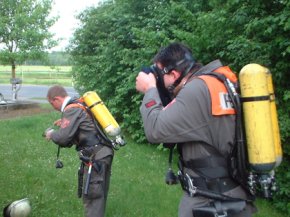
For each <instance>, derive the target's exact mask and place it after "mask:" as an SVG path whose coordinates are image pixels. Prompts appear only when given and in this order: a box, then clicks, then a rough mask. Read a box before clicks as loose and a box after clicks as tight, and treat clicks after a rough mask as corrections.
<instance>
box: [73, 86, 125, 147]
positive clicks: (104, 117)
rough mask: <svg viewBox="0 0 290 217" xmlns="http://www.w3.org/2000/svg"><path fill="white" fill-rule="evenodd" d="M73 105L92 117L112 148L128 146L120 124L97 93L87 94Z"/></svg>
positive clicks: (97, 129)
mask: <svg viewBox="0 0 290 217" xmlns="http://www.w3.org/2000/svg"><path fill="white" fill-rule="evenodd" d="M73 103H76V104H79V105H80V106H81V107H82V108H84V109H85V110H86V112H87V113H88V114H89V115H90V116H91V118H92V120H93V123H94V125H95V128H96V131H97V132H98V133H99V135H100V136H101V138H102V139H103V140H104V141H105V143H106V144H108V145H110V146H112V147H113V148H114V149H115V150H118V149H119V147H120V146H124V145H126V142H125V141H124V139H123V137H122V135H121V128H120V126H119V124H118V123H117V121H116V120H115V118H114V117H113V116H112V114H111V113H110V112H109V110H108V108H107V107H106V105H105V104H104V102H103V101H102V100H101V98H100V97H99V95H98V94H97V93H96V92H94V91H89V92H86V93H85V94H83V96H82V97H81V98H79V99H77V100H74V101H73Z"/></svg>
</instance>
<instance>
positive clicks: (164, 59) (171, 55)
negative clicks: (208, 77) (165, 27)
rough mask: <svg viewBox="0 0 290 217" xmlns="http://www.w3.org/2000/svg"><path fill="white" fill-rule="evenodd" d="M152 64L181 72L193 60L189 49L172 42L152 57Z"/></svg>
mask: <svg viewBox="0 0 290 217" xmlns="http://www.w3.org/2000/svg"><path fill="white" fill-rule="evenodd" d="M183 60H184V61H183ZM153 62H154V63H157V62H158V63H160V64H161V65H162V66H163V67H167V68H174V69H176V70H178V71H181V72H183V71H184V70H186V69H187V68H188V67H189V65H190V64H191V63H192V62H195V60H194V58H193V56H192V51H191V50H190V48H189V47H187V46H186V45H184V44H182V43H179V42H174V43H171V44H170V45H168V46H167V47H163V48H161V49H160V50H159V52H158V53H157V54H156V56H155V57H154V59H153ZM178 63H180V64H178Z"/></svg>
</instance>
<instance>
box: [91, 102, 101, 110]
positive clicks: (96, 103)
mask: <svg viewBox="0 0 290 217" xmlns="http://www.w3.org/2000/svg"><path fill="white" fill-rule="evenodd" d="M100 103H103V101H98V102H95V103H93V104H92V105H90V106H89V108H90V109H91V108H93V107H94V106H96V105H98V104H100Z"/></svg>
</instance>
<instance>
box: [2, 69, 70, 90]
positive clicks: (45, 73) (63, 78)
mask: <svg viewBox="0 0 290 217" xmlns="http://www.w3.org/2000/svg"><path fill="white" fill-rule="evenodd" d="M71 69H72V67H71V66H54V67H51V66H17V67H16V77H17V78H20V79H21V80H22V83H23V84H39V85H52V84H61V85H64V86H71V85H72V76H71V74H72V73H71ZM10 79H11V66H2V65H0V83H2V84H8V83H10Z"/></svg>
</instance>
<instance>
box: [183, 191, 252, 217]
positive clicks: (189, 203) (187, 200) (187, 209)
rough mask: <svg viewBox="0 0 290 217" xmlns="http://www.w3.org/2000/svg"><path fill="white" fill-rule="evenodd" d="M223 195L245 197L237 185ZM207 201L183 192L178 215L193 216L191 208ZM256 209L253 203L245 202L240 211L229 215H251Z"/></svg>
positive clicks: (246, 216)
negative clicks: (243, 207)
mask: <svg viewBox="0 0 290 217" xmlns="http://www.w3.org/2000/svg"><path fill="white" fill-rule="evenodd" d="M225 195H228V196H230V197H237V195H240V197H241V198H245V197H246V195H245V193H244V191H243V190H242V189H241V187H237V188H234V189H232V190H230V191H228V192H225ZM209 202H210V200H209V199H207V198H204V197H190V196H188V194H187V193H184V195H183V197H182V199H181V201H180V204H179V212H178V217H194V216H193V214H192V209H193V208H195V207H202V206H207V205H208V203H209ZM256 211H257V210H256V207H255V206H254V205H253V204H247V205H246V207H245V209H244V210H243V211H242V212H240V213H238V214H236V215H234V216H230V217H251V216H252V213H254V212H256Z"/></svg>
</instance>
